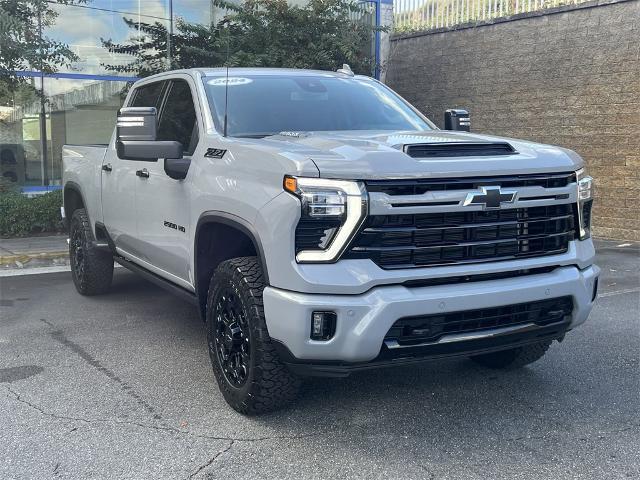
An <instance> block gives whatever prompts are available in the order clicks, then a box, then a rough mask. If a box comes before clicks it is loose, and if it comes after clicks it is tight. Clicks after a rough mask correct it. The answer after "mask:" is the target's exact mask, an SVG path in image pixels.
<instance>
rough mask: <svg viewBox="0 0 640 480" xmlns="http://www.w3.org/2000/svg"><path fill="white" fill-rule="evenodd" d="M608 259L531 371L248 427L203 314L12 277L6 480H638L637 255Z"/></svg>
mask: <svg viewBox="0 0 640 480" xmlns="http://www.w3.org/2000/svg"><path fill="white" fill-rule="evenodd" d="M620 243H621V242H600V243H599V254H598V257H599V258H598V263H599V264H600V266H601V267H602V268H603V277H602V280H601V296H600V298H599V299H598V302H597V305H596V307H595V309H594V311H593V313H592V315H591V317H590V319H589V320H588V322H587V323H586V324H585V325H583V326H582V327H580V328H579V329H576V330H575V331H573V332H570V333H569V334H568V335H567V337H566V339H565V340H564V342H563V343H561V344H558V343H554V345H553V346H552V347H551V349H550V350H549V352H548V354H547V355H546V356H545V357H544V358H543V359H542V360H540V361H539V362H537V363H535V364H533V365H532V366H530V367H527V368H524V369H522V370H519V371H514V372H501V371H500V372H495V371H490V370H486V369H483V368H481V367H478V366H476V365H475V364H473V363H471V362H470V361H468V360H454V361H439V362H433V363H427V364H423V365H420V366H413V367H403V368H396V369H387V370H379V371H370V372H366V373H360V374H357V375H354V376H351V377H349V378H346V379H337V380H336V379H312V380H309V381H307V382H306V383H305V386H304V389H303V392H302V394H301V396H300V398H299V401H298V402H297V403H296V404H295V405H293V406H292V407H291V408H289V409H286V410H283V411H280V412H276V413H272V414H269V415H265V416H262V417H257V418H247V417H243V416H241V415H239V414H237V413H236V412H234V411H233V410H232V409H230V408H229V407H228V406H227V405H226V403H225V402H224V400H223V398H222V396H221V395H220V393H219V392H218V389H217V386H216V385H215V381H214V379H213V374H212V371H211V367H210V364H209V358H208V353H207V346H206V339H205V330H204V327H203V324H202V323H201V321H200V320H199V318H198V315H197V312H196V310H195V308H194V307H193V306H191V305H189V304H187V303H184V302H183V301H181V300H180V299H177V298H175V297H173V296H171V295H170V294H168V293H166V292H165V291H163V290H160V289H159V288H157V287H155V286H153V285H152V284H149V283H147V282H146V281H144V280H142V279H140V278H138V277H137V276H135V275H134V274H132V273H129V272H128V271H125V270H124V269H117V271H116V274H115V279H114V285H113V288H112V290H111V292H110V293H109V294H107V295H104V296H100V297H92V298H88V297H81V296H80V295H78V294H77V293H76V292H75V290H74V288H73V284H72V282H71V278H70V274H69V273H68V272H62V273H53V274H40V275H26V276H15V277H5V278H0V290H1V296H0V459H1V460H0V478H2V479H48V478H81V479H89V478H91V479H93V478H105V479H117V478H136V479H137V478H140V479H160V478H171V479H173V478H177V479H187V478H199V479H218V478H224V479H227V478H229V479H231V478H233V479H243V478H278V479H289V478H291V479H300V478H305V479H312V478H389V479H391V478H392V479H396V478H398V479H400V478H402V479H410V478H415V479H476V478H477V479H500V478H504V479H542V478H549V479H551V478H553V479H561V478H571V479H573V478H584V479H605V478H607V479H608V478H612V479H613V478H616V479H617V478H639V477H640V365H639V358H640V313H639V312H640V274H639V272H640V249H639V248H638V245H631V246H625V247H619V246H617V245H619V244H620Z"/></svg>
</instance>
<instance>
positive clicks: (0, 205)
mask: <svg viewBox="0 0 640 480" xmlns="http://www.w3.org/2000/svg"><path fill="white" fill-rule="evenodd" d="M61 205H62V192H61V191H56V192H49V193H45V194H44V195H38V196H36V197H33V198H29V197H26V196H24V195H22V194H21V193H19V192H15V191H3V192H0V235H2V236H16V237H23V236H27V235H30V234H32V233H42V232H61V231H62V230H63V224H62V220H61V218H60V206H61Z"/></svg>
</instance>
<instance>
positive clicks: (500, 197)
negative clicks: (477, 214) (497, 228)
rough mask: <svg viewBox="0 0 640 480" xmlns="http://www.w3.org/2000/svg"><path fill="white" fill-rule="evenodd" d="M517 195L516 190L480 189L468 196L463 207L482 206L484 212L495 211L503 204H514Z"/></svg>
mask: <svg viewBox="0 0 640 480" xmlns="http://www.w3.org/2000/svg"><path fill="white" fill-rule="evenodd" d="M517 193H518V192H516V191H515V190H502V189H500V187H480V189H479V190H478V191H475V192H469V193H468V194H467V198H465V199H464V203H463V205H464V206H467V205H482V208H483V209H484V210H495V209H498V208H500V205H502V204H503V203H513V202H514V200H515V199H516V195H517Z"/></svg>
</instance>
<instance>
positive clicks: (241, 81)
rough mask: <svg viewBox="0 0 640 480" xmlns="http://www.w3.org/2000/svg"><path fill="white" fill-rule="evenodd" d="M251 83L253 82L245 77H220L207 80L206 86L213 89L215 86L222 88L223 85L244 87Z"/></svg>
mask: <svg viewBox="0 0 640 480" xmlns="http://www.w3.org/2000/svg"><path fill="white" fill-rule="evenodd" d="M251 82H253V80H251V79H250V78H245V77H229V78H226V77H220V78H214V79H213V80H209V81H208V82H207V84H208V85H213V86H214V87H217V86H222V87H224V86H225V85H229V86H230V87H232V86H234V85H246V84H248V83H251Z"/></svg>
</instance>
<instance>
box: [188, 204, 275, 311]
mask: <svg viewBox="0 0 640 480" xmlns="http://www.w3.org/2000/svg"><path fill="white" fill-rule="evenodd" d="M193 255H194V259H193V260H194V262H193V265H194V281H195V289H196V295H197V297H198V304H199V307H200V316H201V317H202V319H203V320H205V319H206V306H207V291H208V288H209V282H210V279H211V276H212V275H213V272H214V270H215V269H216V268H217V266H218V265H220V263H221V262H224V261H225V260H229V259H230V258H235V257H244V256H256V257H258V261H259V262H260V265H261V267H262V272H263V276H264V280H265V284H267V285H268V284H269V274H268V271H267V264H266V262H265V256H264V250H263V247H262V242H261V241H260V236H259V235H258V232H257V230H256V229H255V227H254V226H253V225H252V224H250V223H249V222H247V221H246V220H244V219H242V218H240V217H238V216H236V215H233V214H229V213H226V212H218V211H208V212H205V213H203V214H202V215H201V216H200V218H199V219H198V223H197V226H196V232H195V240H194V249H193Z"/></svg>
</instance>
